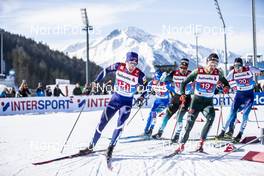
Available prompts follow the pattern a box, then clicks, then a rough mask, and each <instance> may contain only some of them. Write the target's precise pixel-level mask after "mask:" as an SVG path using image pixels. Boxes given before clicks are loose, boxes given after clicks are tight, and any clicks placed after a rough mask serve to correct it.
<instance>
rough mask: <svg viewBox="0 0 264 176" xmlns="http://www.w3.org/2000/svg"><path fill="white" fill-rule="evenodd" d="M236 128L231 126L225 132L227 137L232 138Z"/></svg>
mask: <svg viewBox="0 0 264 176" xmlns="http://www.w3.org/2000/svg"><path fill="white" fill-rule="evenodd" d="M233 133H234V128H229V131H228V132H227V133H226V134H225V139H232V137H233Z"/></svg>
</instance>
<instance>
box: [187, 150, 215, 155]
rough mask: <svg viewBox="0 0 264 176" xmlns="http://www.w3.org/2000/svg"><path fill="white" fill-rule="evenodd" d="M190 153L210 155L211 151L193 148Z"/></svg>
mask: <svg viewBox="0 0 264 176" xmlns="http://www.w3.org/2000/svg"><path fill="white" fill-rule="evenodd" d="M189 153H190V154H194V153H201V154H206V155H210V154H209V153H207V152H205V151H199V150H193V151H190V152H189Z"/></svg>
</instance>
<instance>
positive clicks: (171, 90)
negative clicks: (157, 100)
mask: <svg viewBox="0 0 264 176" xmlns="http://www.w3.org/2000/svg"><path fill="white" fill-rule="evenodd" d="M166 88H167V89H168V91H169V92H170V93H171V94H172V95H175V94H176V92H175V90H174V88H173V87H172V86H171V84H170V83H169V82H168V83H167V84H166Z"/></svg>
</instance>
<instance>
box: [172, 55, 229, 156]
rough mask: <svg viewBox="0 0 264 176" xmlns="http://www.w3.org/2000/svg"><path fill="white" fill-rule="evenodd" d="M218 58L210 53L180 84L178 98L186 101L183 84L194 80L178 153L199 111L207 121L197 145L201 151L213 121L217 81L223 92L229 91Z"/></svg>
mask: <svg viewBox="0 0 264 176" xmlns="http://www.w3.org/2000/svg"><path fill="white" fill-rule="evenodd" d="M218 62H219V58H218V56H217V54H215V53H212V54H210V55H209V56H208V58H207V65H206V66H205V67H199V68H198V69H195V70H194V71H192V73H191V74H190V75H189V76H188V77H187V78H186V79H185V80H184V81H183V82H182V85H181V94H182V95H181V97H180V100H181V101H183V102H185V101H186V93H185V86H186V85H187V84H188V83H189V82H194V81H195V88H194V95H193V97H192V100H191V105H190V110H189V112H188V117H187V124H186V126H185V133H184V135H183V138H182V139H181V141H180V145H179V147H178V148H177V149H176V151H175V153H180V152H182V151H183V150H184V144H185V143H186V142H187V140H188V138H189V134H190V132H191V130H192V127H193V125H194V122H195V120H196V118H197V116H198V114H199V113H200V112H202V113H203V115H204V116H205V117H206V119H207V121H206V123H205V125H204V127H203V130H202V133H201V138H200V141H199V146H198V148H197V151H200V152H202V151H203V144H204V141H205V140H206V137H207V134H208V132H209V130H210V128H211V126H212V124H213V122H214V118H215V110H214V106H213V96H214V92H215V89H216V85H217V83H218V81H220V82H222V83H223V85H224V88H223V90H224V92H225V93H227V92H228V91H229V84H228V81H227V80H226V79H225V77H224V76H223V73H222V72H221V71H220V70H219V69H217V65H218Z"/></svg>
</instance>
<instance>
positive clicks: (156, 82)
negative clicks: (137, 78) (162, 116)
mask: <svg viewBox="0 0 264 176" xmlns="http://www.w3.org/2000/svg"><path fill="white" fill-rule="evenodd" d="M163 74H164V75H165V74H166V72H164V73H163ZM161 77H163V78H165V77H166V76H162V72H160V71H157V72H156V73H155V75H154V77H153V80H151V81H150V82H149V83H148V87H147V88H148V90H149V93H155V95H156V99H155V101H154V103H153V105H152V108H151V110H150V113H149V117H148V119H147V124H146V127H145V129H144V134H145V135H147V136H151V134H152V131H153V129H154V126H155V123H156V116H157V113H159V112H161V111H163V110H164V109H165V108H167V106H168V104H169V102H170V97H171V96H170V93H173V94H175V93H176V92H175V90H174V88H173V87H172V86H171V83H170V82H168V81H166V82H165V81H163V80H162V79H163V78H161Z"/></svg>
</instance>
